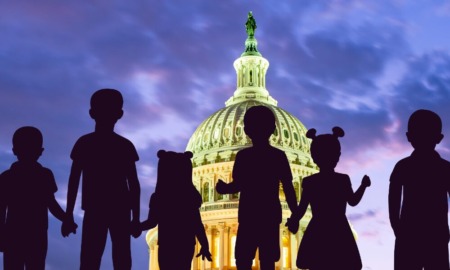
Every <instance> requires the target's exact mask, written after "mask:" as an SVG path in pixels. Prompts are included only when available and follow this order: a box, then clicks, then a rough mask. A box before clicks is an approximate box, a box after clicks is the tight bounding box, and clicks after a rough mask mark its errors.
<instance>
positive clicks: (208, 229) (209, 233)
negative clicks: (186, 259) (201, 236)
mask: <svg viewBox="0 0 450 270" xmlns="http://www.w3.org/2000/svg"><path fill="white" fill-rule="evenodd" d="M205 228H206V237H207V238H208V243H210V247H212V245H214V243H213V242H212V240H213V237H212V234H213V229H212V228H211V227H210V226H205ZM213 255H214V254H213ZM213 259H214V258H213ZM203 262H204V263H203V264H202V266H203V268H202V270H204V269H211V267H212V266H211V262H210V261H208V260H204V261H203Z"/></svg>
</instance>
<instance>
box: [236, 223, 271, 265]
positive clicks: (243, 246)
mask: <svg viewBox="0 0 450 270" xmlns="http://www.w3.org/2000/svg"><path fill="white" fill-rule="evenodd" d="M254 229H255V228H254V226H252V224H246V225H245V224H244V225H243V224H239V227H238V232H237V236H236V249H235V258H236V266H237V269H238V270H250V269H252V263H253V259H254V258H255V254H256V248H257V238H258V237H261V235H257V233H255V232H254ZM277 243H278V242H277Z"/></svg>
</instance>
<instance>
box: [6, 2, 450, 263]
mask: <svg viewBox="0 0 450 270" xmlns="http://www.w3.org/2000/svg"><path fill="white" fill-rule="evenodd" d="M112 2H113V1H85V2H83V4H81V3H80V1H77V2H67V1H63V2H61V1H39V4H37V3H36V4H34V3H33V2H32V1H8V2H4V3H2V5H1V9H0V37H1V42H0V131H1V132H0V169H1V170H5V169H7V168H8V167H9V166H10V164H11V163H12V162H13V161H14V160H15V157H14V156H13V154H12V151H11V147H12V146H11V138H12V134H13V133H14V131H15V130H16V129H17V128H18V127H20V126H24V125H33V126H36V127H38V128H39V129H41V131H42V132H43V134H44V147H45V152H44V154H43V156H42V158H41V159H40V161H41V163H42V164H43V165H44V166H46V167H48V168H50V169H52V170H53V172H54V174H55V177H56V178H57V183H58V186H59V191H58V192H57V194H56V196H57V199H58V201H59V202H60V203H61V204H62V205H63V206H65V197H66V189H67V179H68V175H69V169H70V164H71V160H70V158H69V153H70V151H71V149H72V146H73V144H74V143H75V141H76V140H77V138H78V137H80V136H81V135H83V134H85V133H88V132H91V131H92V130H93V127H94V122H93V121H92V119H90V118H89V115H88V110H89V98H90V96H91V94H92V93H93V92H94V91H95V90H97V89H100V88H107V87H109V88H116V89H119V90H121V92H122V93H123V95H124V98H125V104H124V111H125V115H124V117H123V118H122V119H121V120H120V122H119V123H118V125H117V128H116V130H117V132H118V133H120V134H122V135H124V136H125V137H127V138H129V139H130V140H131V141H132V142H133V143H134V144H135V146H136V148H137V150H138V152H139V155H140V157H141V160H140V161H139V162H138V174H139V177H140V181H141V186H142V199H141V202H142V218H144V217H145V216H146V215H147V202H148V198H149V196H150V194H151V193H152V191H153V186H154V183H155V173H156V170H155V166H156V151H157V150H158V149H166V150H174V151H183V150H184V149H185V147H186V145H187V142H188V139H189V137H190V135H191V134H192V133H193V132H194V130H195V128H196V127H197V126H198V125H199V124H200V123H201V122H202V121H203V120H204V119H206V118H207V117H208V116H209V115H210V114H212V113H213V112H215V111H216V110H218V109H220V108H222V107H223V106H224V102H225V101H226V100H227V99H228V97H230V96H231V95H232V94H233V91H234V90H235V83H236V78H235V71H234V69H233V61H234V60H235V59H236V58H237V57H239V56H240V54H241V53H242V52H243V50H244V41H245V38H246V34H245V28H244V23H245V20H246V18H247V12H248V11H250V10H252V11H253V14H254V17H255V19H256V21H257V24H258V28H257V31H256V38H257V39H258V42H259V45H258V48H259V50H260V52H261V53H262V55H263V56H264V57H265V58H267V59H268V60H269V62H270V67H269V70H268V73H267V88H268V90H269V91H270V93H271V95H272V96H273V97H274V98H275V99H277V100H278V102H279V103H278V105H279V106H280V107H282V108H284V109H285V110H287V111H288V112H290V113H292V114H293V115H295V116H296V117H298V118H299V119H300V120H301V121H302V122H303V123H304V124H305V125H306V127H307V128H312V127H314V128H316V129H317V130H318V133H319V134H320V133H329V132H331V128H332V127H333V126H336V125H339V126H341V127H342V128H343V129H344V130H345V131H346V136H345V137H344V138H342V139H341V143H342V147H343V150H342V157H341V162H340V164H339V165H338V166H339V167H338V170H339V171H341V172H345V173H348V174H349V175H350V176H351V177H352V182H353V186H354V188H356V187H357V186H359V183H360V180H361V178H362V176H363V175H364V174H368V175H370V176H371V178H372V183H373V185H372V187H371V188H369V189H368V190H367V193H366V196H365V197H364V198H363V201H362V202H361V203H360V204H359V205H358V206H357V207H356V208H350V207H349V208H348V212H347V214H348V216H349V218H350V219H351V221H352V224H353V226H354V227H355V229H356V230H357V231H358V233H359V240H358V245H359V248H360V252H361V256H362V259H363V264H364V269H377V270H384V269H392V260H393V256H392V253H393V241H394V237H393V234H392V232H391V230H390V226H389V220H388V214H387V190H388V179H389V175H390V172H391V170H392V168H393V166H394V164H395V163H396V162H397V161H398V160H399V159H401V158H403V157H404V156H406V155H409V153H410V152H411V147H410V145H409V144H408V142H407V141H406V139H405V136H404V133H405V131H406V129H405V123H406V121H407V119H408V116H409V115H410V114H411V113H412V112H413V111H415V110H417V109H420V108H426V109H431V110H433V111H435V112H436V113H438V114H439V115H440V116H441V117H442V120H443V123H444V131H443V132H444V135H447V134H449V135H448V137H450V53H449V48H450V38H449V35H448V28H449V27H448V26H449V25H450V4H449V3H448V1H447V2H446V1H422V0H420V1H407V0H394V1H392V0H389V1H385V0H381V1H380V0H376V1H375V0H367V1H357V0H349V1H346V0H332V1H329V0H314V1H312V0H306V1H298V0H292V1H291V0H286V1H278V2H277V1H238V0H229V1H200V0H192V1H181V0H174V1H114V4H111V3H112ZM280 2H281V3H280ZM448 137H445V138H444V140H443V141H442V143H441V144H440V145H439V147H438V150H439V152H440V153H441V154H442V156H443V157H444V158H447V159H449V158H450V140H449V139H448ZM174 200H175V199H174ZM77 202H79V198H78V201H77ZM174 203H176V201H174ZM76 208H77V212H76V214H77V215H78V218H77V221H78V223H79V225H81V219H80V216H81V215H82V212H81V211H80V207H79V206H77V207H76ZM426 214H427V213H424V220H422V221H418V222H425V217H426ZM59 226H60V223H59V222H58V221H56V220H55V218H53V217H50V229H49V251H48V256H47V264H48V267H47V269H50V270H51V269H69V270H70V269H78V258H79V247H80V235H81V234H80V232H81V230H79V233H78V234H77V235H75V236H70V237H69V238H66V239H64V238H62V237H61V236H60V234H59ZM132 242H133V246H132V248H133V264H134V269H147V267H148V253H147V247H146V244H145V240H144V237H143V236H141V238H139V239H137V240H136V239H133V240H132ZM0 258H2V255H0ZM102 269H112V265H111V257H110V246H108V247H107V250H106V252H105V255H104V260H103V265H102Z"/></svg>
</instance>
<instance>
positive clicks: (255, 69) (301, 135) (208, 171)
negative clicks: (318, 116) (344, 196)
mask: <svg viewBox="0 0 450 270" xmlns="http://www.w3.org/2000/svg"><path fill="white" fill-rule="evenodd" d="M250 15H251V13H250ZM250 15H249V16H250ZM234 68H235V70H236V75H237V83H236V90H235V92H234V94H233V95H232V96H231V97H230V98H229V99H228V100H227V101H226V102H225V107H224V108H222V109H220V110H218V111H216V112H215V113H213V114H212V115H211V116H209V117H208V118H207V119H206V120H204V121H203V122H202V123H201V124H200V125H199V126H198V128H197V129H196V131H195V132H194V134H193V135H192V136H191V138H190V140H189V142H188V144H187V147H186V151H191V152H192V153H193V154H194V156H193V158H192V163H193V167H194V169H193V182H194V185H195V187H196V188H197V190H198V191H199V192H200V194H201V196H202V198H203V204H202V206H201V209H200V212H201V217H202V221H203V224H204V226H205V230H206V234H207V237H208V241H209V246H210V251H211V253H212V255H213V256H212V258H213V260H212V262H209V261H206V260H205V261H202V260H201V259H200V258H195V257H194V259H193V262H192V268H191V269H193V270H209V269H217V270H228V269H236V264H235V258H234V247H235V241H236V233H237V228H238V219H237V215H238V207H239V194H230V195H222V194H219V193H217V191H216V190H215V186H216V183H217V181H218V180H219V179H222V180H224V181H225V182H227V183H229V182H231V181H232V177H231V176H232V170H233V164H234V159H235V156H236V153H237V152H238V151H239V150H241V149H243V148H246V147H249V146H251V140H250V138H248V137H247V136H246V134H245V133H244V126H243V118H244V114H245V112H246V111H247V109H248V108H250V107H252V106H257V105H264V106H267V107H268V108H270V109H271V110H272V112H273V113H274V115H275V117H276V130H275V132H274V134H273V135H272V136H271V137H270V143H271V145H272V146H274V147H277V148H279V149H281V150H283V151H284V152H285V153H286V156H287V158H288V160H289V163H290V167H291V171H292V175H293V185H294V189H295V192H296V195H297V199H298V200H299V199H300V196H301V184H302V180H303V178H304V177H306V176H309V175H311V174H314V173H316V172H318V170H317V166H316V165H315V164H314V163H313V161H312V158H311V156H310V143H311V142H310V140H309V139H307V138H306V136H305V133H306V131H307V129H306V128H305V126H304V125H303V124H302V123H301V122H300V120H298V119H297V118H296V117H295V116H293V115H291V114H290V113H288V112H287V111H285V110H283V109H282V108H280V107H278V104H277V101H276V100H275V99H274V98H273V97H272V96H271V95H270V93H269V91H268V90H267V89H266V72H267V70H268V68H269V61H268V60H267V59H265V58H264V57H263V56H262V55H261V53H260V52H259V51H258V49H257V41H256V39H255V38H254V36H253V34H252V35H248V38H247V40H246V41H245V51H244V53H242V55H241V56H240V57H239V58H238V59H236V60H235V61H234ZM250 169H252V170H258V166H257V164H255V167H254V168H250ZM255 188H256V189H257V187H255ZM279 196H280V199H281V202H282V203H281V204H282V210H283V211H282V212H283V222H282V223H281V224H280V239H279V242H280V251H281V257H280V260H279V261H278V262H277V263H276V269H286V270H288V269H297V268H296V265H295V262H296V259H297V252H298V246H299V243H300V241H301V239H302V235H303V232H304V231H305V229H306V226H307V224H308V223H309V221H310V219H311V212H310V210H309V209H308V211H307V212H306V214H305V216H304V217H303V219H302V220H301V221H300V229H299V231H298V233H297V234H292V233H290V232H289V231H288V229H287V228H286V227H285V226H284V223H285V222H286V219H287V218H288V217H289V216H290V215H291V212H290V210H289V208H288V206H287V203H286V202H285V197H284V192H283V190H282V187H281V185H280V191H279ZM184 222H189V221H187V220H180V227H181V229H180V232H181V231H182V227H183V223H184ZM174 233H175V234H176V233H178V232H174ZM261 237H264V235H261ZM146 241H147V243H148V246H149V253H150V263H149V269H150V270H158V269H159V266H158V244H157V241H158V229H157V228H155V229H153V230H150V231H149V232H148V233H147V235H146ZM173 244H174V245H176V243H173ZM199 250H200V246H199V245H198V243H197V246H196V253H197V252H198V251H199ZM174 260H176V256H174ZM253 269H260V268H259V260H258V253H257V254H256V258H255V260H254V262H253Z"/></svg>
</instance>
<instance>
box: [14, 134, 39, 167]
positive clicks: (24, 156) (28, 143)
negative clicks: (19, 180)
mask: <svg viewBox="0 0 450 270" xmlns="http://www.w3.org/2000/svg"><path fill="white" fill-rule="evenodd" d="M12 141H13V153H14V155H16V156H17V159H18V160H20V161H27V162H30V161H36V160H38V158H39V157H40V156H41V154H42V152H43V151H44V148H42V143H43V137H42V133H41V132H40V131H39V129H37V128H35V127H29V126H26V127H21V128H19V129H17V130H16V132H14V135H13V139H12Z"/></svg>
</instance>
